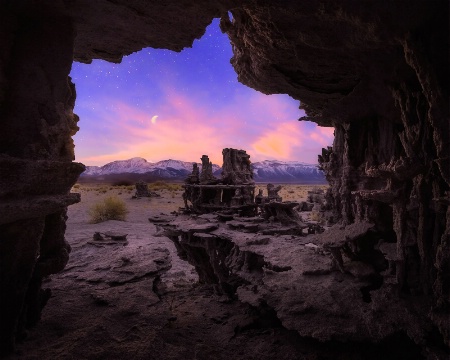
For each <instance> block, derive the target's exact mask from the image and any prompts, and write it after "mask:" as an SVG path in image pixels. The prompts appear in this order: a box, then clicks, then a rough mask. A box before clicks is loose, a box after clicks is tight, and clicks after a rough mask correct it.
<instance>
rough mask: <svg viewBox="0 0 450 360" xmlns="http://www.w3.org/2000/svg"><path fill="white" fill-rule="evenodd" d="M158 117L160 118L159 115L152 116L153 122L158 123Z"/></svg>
mask: <svg viewBox="0 0 450 360" xmlns="http://www.w3.org/2000/svg"><path fill="white" fill-rule="evenodd" d="M157 118H158V115H155V116H153V117H152V120H151V122H152V124H156V119H157Z"/></svg>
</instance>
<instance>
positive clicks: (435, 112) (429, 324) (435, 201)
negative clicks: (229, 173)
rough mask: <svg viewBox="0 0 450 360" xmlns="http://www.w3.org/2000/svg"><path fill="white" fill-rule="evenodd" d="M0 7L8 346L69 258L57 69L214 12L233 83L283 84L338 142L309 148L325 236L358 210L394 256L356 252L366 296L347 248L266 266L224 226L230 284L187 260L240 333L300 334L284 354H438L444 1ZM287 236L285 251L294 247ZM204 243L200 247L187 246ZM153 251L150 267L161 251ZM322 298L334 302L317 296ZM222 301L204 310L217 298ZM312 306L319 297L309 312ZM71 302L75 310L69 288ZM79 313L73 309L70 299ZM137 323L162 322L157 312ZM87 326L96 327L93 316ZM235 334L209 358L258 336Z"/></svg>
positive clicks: (67, 88)
mask: <svg viewBox="0 0 450 360" xmlns="http://www.w3.org/2000/svg"><path fill="white" fill-rule="evenodd" d="M0 9H1V10H0V29H1V30H0V34H1V35H0V49H1V50H0V54H1V55H0V122H1V129H2V130H1V132H0V174H1V176H0V200H1V201H0V299H1V304H0V319H1V321H0V353H1V354H2V355H8V354H11V353H13V354H14V351H15V350H16V349H20V347H21V344H20V340H21V339H22V338H23V334H24V333H25V331H26V329H28V328H31V327H32V326H33V325H35V324H36V323H37V322H38V321H39V319H40V316H41V312H42V311H44V312H45V311H47V310H48V308H49V307H52V306H56V304H55V305H52V301H49V303H48V304H47V307H44V305H45V303H46V301H47V300H48V293H47V291H46V290H45V286H43V281H44V280H45V279H46V278H47V277H48V276H49V275H51V274H56V273H59V272H61V271H62V270H63V269H64V268H65V266H66V264H67V262H68V260H69V256H70V252H71V248H70V245H69V244H68V242H67V241H66V239H65V231H66V220H67V207H68V206H70V205H71V204H75V203H77V202H78V201H80V197H79V194H75V193H70V190H71V188H72V186H73V185H74V184H75V182H76V181H77V179H78V176H79V174H80V173H81V172H82V171H83V170H84V165H82V164H79V163H76V162H74V161H73V160H74V144H73V141H72V136H73V135H74V134H75V133H76V132H77V130H78V126H77V121H78V117H77V115H76V114H74V113H73V108H74V104H75V100H76V91H75V85H74V84H73V83H72V82H71V79H70V78H69V77H68V74H69V72H70V69H71V65H72V62H73V61H79V62H85V63H89V62H90V61H92V59H103V60H107V61H111V62H120V61H121V58H122V57H123V56H124V55H127V54H130V53H132V52H134V51H138V50H140V49H142V48H144V47H153V48H165V49H170V50H175V51H181V50H182V49H183V48H184V47H187V46H190V45H191V44H192V42H193V41H194V39H196V38H200V37H201V36H202V35H203V33H204V31H205V28H206V26H207V25H208V24H209V23H210V22H211V21H212V19H214V18H220V19H221V21H220V26H221V29H222V31H223V32H225V33H226V34H227V35H228V36H229V38H230V41H231V43H232V46H233V54H234V56H233V58H232V59H231V63H232V65H233V67H234V69H235V70H236V73H237V74H238V79H239V81H240V82H242V83H243V84H245V85H247V86H250V87H252V88H254V89H256V90H258V91H261V92H263V93H265V94H275V93H283V94H288V95H290V96H291V97H292V98H294V99H296V100H299V101H300V103H301V108H302V109H304V110H305V112H306V114H307V116H306V118H304V119H300V120H308V121H314V122H316V123H317V124H319V125H324V126H333V127H334V128H335V140H334V143H333V146H332V147H330V148H328V149H324V150H323V151H322V154H318V155H319V164H320V166H321V168H322V169H323V170H324V172H325V174H326V177H327V180H328V182H329V184H330V191H329V192H328V194H327V196H328V199H329V202H330V204H331V206H332V212H333V218H334V219H335V221H336V222H337V224H336V225H335V226H336V228H335V230H336V231H335V232H334V235H335V237H336V243H338V242H339V241H341V240H340V239H342V238H343V239H346V236H349V235H348V234H354V233H357V234H366V233H367V231H366V232H364V231H365V230H364V229H365V228H364V226H365V224H369V223H370V226H371V232H370V236H367V237H365V235H364V236H363V235H361V237H358V238H357V240H355V241H357V246H358V247H359V248H362V249H364V248H367V247H372V246H373V244H374V243H375V242H378V241H379V240H380V239H383V241H384V242H385V243H387V244H389V247H390V249H391V250H392V251H391V257H390V258H389V259H386V260H389V261H391V262H392V265H393V266H394V268H395V271H394V272H393V273H390V274H388V275H389V276H388V275H386V276H385V275H383V276H381V275H380V274H381V273H382V271H384V270H383V269H381V268H380V269H377V266H376V265H375V260H373V259H369V260H367V259H365V260H364V259H363V260H364V261H369V262H372V265H373V267H374V268H375V270H376V272H377V281H376V282H373V284H375V283H376V286H375V285H374V286H372V287H370V288H365V290H364V296H363V297H361V290H360V289H359V287H360V286H359V287H358V286H357V285H355V284H356V283H355V281H353V280H348V279H349V274H348V273H347V271H349V272H351V271H350V269H349V268H348V267H347V268H346V267H345V266H347V265H345V264H344V265H345V266H344V269H342V264H341V265H340V267H341V268H340V269H337V270H336V271H332V272H327V273H326V274H325V273H323V274H322V273H321V274H319V275H320V276H316V275H317V274H316V273H315V274H314V276H311V274H310V273H308V271H307V270H305V271H304V272H303V273H300V274H296V275H295V276H294V275H293V272H292V271H291V272H290V271H272V272H273V276H272V275H271V276H272V277H271V276H268V275H265V276H262V272H261V271H260V270H261V269H257V267H258V259H259V257H261V256H262V257H263V258H264V256H265V255H264V254H258V252H257V251H256V252H255V251H254V250H253V248H252V247H251V246H250V247H249V248H245V247H246V246H247V245H248V244H247V245H246V244H244V243H234V244H231V243H227V242H220V243H219V244H217V246H216V248H214V249H213V250H214V251H216V250H220V251H221V252H222V253H221V254H220V256H222V257H223V258H227V259H229V260H230V261H233V260H234V259H241V260H242V259H244V260H242V261H243V262H244V263H245V262H246V261H250V263H251V264H252V265H251V266H250V269H249V266H247V270H248V273H246V271H245V267H244V268H239V269H238V270H239V274H238V275H239V276H238V277H229V279H231V280H232V281H233V283H226V281H222V280H223V279H225V280H226V278H221V277H220V274H219V273H218V271H219V270H217V269H216V268H213V269H212V270H211V269H210V268H209V267H208V266H211V265H210V264H205V265H204V268H201V266H202V265H201V263H200V262H199V264H197V266H198V267H199V269H200V271H199V273H200V274H201V273H202V271H203V272H204V274H206V273H208V274H209V275H211V277H210V278H211V279H212V280H210V281H209V282H211V283H214V282H215V281H216V280H215V279H217V278H219V279H221V281H220V282H219V283H218V284H215V286H218V287H219V288H222V292H226V293H228V294H227V295H229V296H230V297H231V298H233V296H235V297H236V298H235V305H233V306H234V308H233V309H234V310H236V311H242V312H244V313H245V314H246V316H248V317H249V319H250V318H251V321H250V320H249V321H248V322H247V325H245V326H244V325H242V324H241V325H238V326H237V327H235V331H236V328H239V329H240V331H243V330H245V329H246V330H248V331H256V330H257V329H258V328H259V329H266V330H267V331H268V332H267V333H264V334H259V335H261V336H262V338H264V339H265V340H264V341H273V344H274V345H273V346H274V348H276V349H278V350H277V351H282V350H283V349H285V348H284V347H283V346H284V345H283V344H284V343H283V342H282V341H281V343H282V345H279V344H280V343H279V342H278V343H277V342H276V341H279V339H291V340H292V341H291V340H289V341H291V342H290V344H291V345H292V344H295V346H294V345H292V346H291V345H290V346H291V347H289V349H290V350H289V351H291V352H289V351H288V352H287V353H286V354H287V355H286V356H285V357H284V358H286V359H287V358H298V356H299V354H302V346H303V349H304V351H306V352H307V354H308V355H304V356H305V358H315V357H314V356H313V355H311V354H313V353H314V351H315V350H314V349H322V350H320V351H325V353H324V354H325V355H323V354H322V355H320V356H330V358H332V357H333V356H334V355H333V354H337V353H340V354H344V355H341V356H343V358H345V354H346V353H345V351H346V350H345V349H346V345H345V344H353V350H352V352H351V353H347V355H348V354H350V355H351V357H352V358H367V356H368V355H367V354H368V352H371V353H372V355H371V356H373V358H376V356H378V355H380V354H382V355H383V356H389V354H390V356H391V358H400V357H399V356H405V358H438V359H439V358H445V357H446V356H448V347H449V346H450V325H449V305H450V234H449V231H450V210H449V204H450V197H449V196H450V193H449V185H450V158H449V149H450V143H449V136H450V135H449V106H448V99H449V84H448V78H449V73H448V65H449V64H448V14H449V12H448V10H449V9H448V2H447V1H439V0H437V1H410V2H407V3H406V2H403V1H397V2H386V1H380V0H378V1H364V2H360V1H339V2H337V1H331V0H324V1H317V2H311V1H264V0H263V1H256V0H248V1H246V0H244V1H226V0H217V1H206V0H201V1H187V0H180V1H166V2H158V1H150V0H148V1H145V0H132V1H123V0H115V1H108V0H98V1H96V2H91V1H87V0H71V1H63V0H59V1H46V0H36V1H21V2H16V1H2V2H1V3H0ZM314 236H317V237H323V236H325V235H323V234H319V235H314ZM339 236H340V237H341V238H339V239H338V237H339ZM257 240H258V239H255V241H257ZM329 240H330V239H328V240H327V241H329ZM317 241H322V240H321V238H318V239H317ZM333 244H334V243H333ZM283 246H284V247H281V248H280V249H282V250H283V251H284V252H289V251H290V249H292V248H291V247H290V245H289V244H288V243H285V244H284V245H283ZM333 246H334V245H333ZM333 246H332V245H329V249H330V251H334V250H333V249H334V248H333ZM232 250H233V251H232ZM208 251H212V249H208V248H202V247H201V246H200V247H198V253H197V255H198V256H200V255H201V254H203V255H204V254H205V253H208ZM294 253H295V254H296V255H295V256H293V257H292V259H291V260H292V264H291V265H292V266H291V268H293V267H295V266H303V264H307V265H308V257H307V256H306V255H305V252H303V251H299V252H298V253H296V252H294ZM194 255H195V254H193V255H192V256H194ZM209 256H210V258H212V257H214V256H213V254H210V255H209ZM220 256H219V257H220ZM233 256H234V257H233ZM200 257H201V258H202V259H203V258H204V257H202V256H200ZM249 259H250V260H249ZM251 259H253V260H251ZM255 259H256V260H255ZM255 264H256V265H255ZM247 265H248V264H247ZM155 266H156V265H155ZM158 266H159V267H158ZM158 266H157V269H156V270H155V274H157V273H158V271H164V267H165V266H167V263H164V262H161V264H158ZM252 266H253V268H254V270H255V271H254V272H252V271H250V270H252V269H251V267H252ZM305 266H306V265H305ZM308 266H309V265H308ZM231 268H232V267H230V269H231ZM286 269H287V268H286ZM339 270H341V271H339ZM342 270H345V271H342ZM212 272H215V273H214V274H212ZM290 276H292V277H290ZM205 277H206V275H205ZM155 278H156V275H155ZM237 278H239V279H238V280H239V281H243V282H242V283H236V282H235V281H237V280H236V279H237ZM244 280H245V281H244ZM253 281H255V282H256V283H257V284H258V286H259V287H260V289H261V290H259V291H260V293H259V295H258V296H257V297H255V296H254V295H255V293H256V292H255V290H254V288H252V287H251V286H249V285H252V284H253ZM206 282H208V281H206ZM236 284H237V285H238V286H236ZM280 284H281V285H283V286H279V285H280ZM198 291H203V292H206V293H207V292H208V291H210V290H209V289H208V288H204V289H200V290H198ZM63 296H64V294H59V297H60V298H61V297H63ZM192 298H196V299H197V300H198V301H199V303H200V305H201V306H204V308H205V309H208V307H210V306H212V305H211V304H209V303H208V304H206V303H204V304H203V303H202V301H203V300H201V296H200V295H199V294H198V293H196V294H192ZM323 299H331V300H330V302H329V303H326V302H325V303H320V301H318V300H323ZM202 304H203V305H202ZM218 304H219V305H217V308H216V309H214V310H211V311H217V312H218V313H220V312H223V313H226V312H227V311H228V310H225V309H224V307H225V305H224V304H222V303H218ZM325 307H328V308H330V309H331V310H330V312H329V313H326V314H325V313H324V312H322V311H321V309H323V308H325ZM75 310H78V311H82V304H78V305H74V311H75ZM141 310H142V309H140V308H138V310H136V311H141ZM234 310H233V311H234ZM142 311H144V310H142ZM224 316H225V315H224ZM227 316H228V318H230V317H233V316H234V314H231V315H230V312H229V311H228V315H227ZM76 318H77V314H76V312H75V313H71V314H67V319H76ZM228 318H227V319H228ZM152 319H153V320H152ZM147 321H149V322H151V321H155V322H158V315H157V313H155V314H154V317H153V318H152V317H151V316H149V318H148V319H147ZM227 321H228V320H227ZM217 322H222V323H223V322H224V320H223V319H222V320H221V319H220V318H219V320H217ZM74 323H75V322H74ZM195 326H196V327H197V328H201V323H196V324H195ZM164 329H165V330H164V331H169V330H167V329H166V328H164ZM72 330H73V331H76V327H74V329H72ZM211 331H212V330H211ZM206 332H207V331H206ZM268 334H269V335H268ZM259 335H258V336H259ZM98 336H99V339H98V341H100V342H101V341H102V339H101V331H100V330H99V332H98ZM202 336H203V335H202ZM204 336H206V335H204ZM258 336H256V337H253V338H252V341H256V340H255V339H257V338H258ZM270 336H272V338H271V337H270ZM276 336H278V338H276ZM236 338H238V337H236V334H235V335H233V336H232V337H231V339H234V340H232V341H235V343H233V342H232V341H231V340H230V345H229V347H228V348H227V347H226V346H225V345H224V350H223V353H222V355H220V353H214V354H213V355H211V354H210V356H216V358H220V356H224V357H225V356H226V357H228V358H230V357H233V356H234V358H252V357H251V355H249V354H251V353H250V351H251V349H253V348H254V347H257V345H256V343H252V342H249V344H250V345H249V348H248V351H249V353H246V354H242V355H238V353H234V351H233V350H232V349H233V346H239V343H238V342H236V341H238V340H236ZM219 339H221V338H220V337H219ZM274 339H276V340H274ZM283 341H284V340H283ZM286 341H287V340H286ZM139 344H141V343H139ZM394 344H395V345H394ZM241 345H242V344H241ZM124 346H125V350H124V349H122V351H124V353H121V355H117V354H116V355H112V356H117V357H120V356H123V354H127V349H126V345H124ZM130 346H132V345H130ZM133 346H138V345H137V343H133ZM139 346H140V345H139ZM178 346H180V347H183V346H185V347H186V344H185V345H180V344H179V345H178ZM277 346H278V347H277ZM140 349H141V350H142V351H141V353H140V354H141V355H140V357H141V358H148V357H149V353H151V354H153V355H152V356H155V354H157V353H160V354H162V355H161V356H166V357H167V354H168V352H167V351H168V350H167V349H166V350H164V346H162V345H161V347H158V346H156V345H155V343H152V346H151V347H149V348H148V349H147V348H140ZM305 349H307V350H305ZM323 349H325V350H323ZM407 349H408V350H407ZM128 351H131V350H130V349H128ZM165 351H166V352H165ZM173 351H175V350H173ZM180 351H181V350H180ZM183 351H184V350H183ZM208 351H209V350H208ZM317 351H319V350H317ZM169 353H170V351H169ZM174 353H176V352H174ZM113 354H114V353H113ZM183 354H184V353H183ZM186 354H187V355H186ZM186 354H185V355H184V356H188V357H187V358H195V357H197V356H195V357H193V356H194V354H192V353H191V354H190V353H189V351H187V350H186ZM204 354H207V351H206V350H205V353H204ZM330 354H331V355H330ZM399 354H400V355H399ZM16 355H17V353H16ZM19 355H20V354H19ZM22 355H23V354H22ZM350 355H349V356H350ZM110 356H111V355H110ZM189 356H190V357H189ZM204 356H207V355H204ZM317 356H319V355H317ZM140 357H139V356H138V357H137V358H140ZM200 357H201V356H199V357H197V358H200ZM91 358H95V356H94V355H92V357H91ZM98 358H100V356H98ZM280 358H282V357H280ZM334 358H336V357H334ZM347 358H348V357H347Z"/></svg>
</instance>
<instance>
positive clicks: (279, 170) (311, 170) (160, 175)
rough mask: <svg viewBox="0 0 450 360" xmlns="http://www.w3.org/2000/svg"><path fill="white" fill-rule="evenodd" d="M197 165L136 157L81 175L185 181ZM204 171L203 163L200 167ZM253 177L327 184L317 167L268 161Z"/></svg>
mask: <svg viewBox="0 0 450 360" xmlns="http://www.w3.org/2000/svg"><path fill="white" fill-rule="evenodd" d="M192 164H193V162H186V161H180V160H172V159H169V160H162V161H158V162H155V163H152V162H148V161H147V160H145V159H143V158H140V157H135V158H132V159H128V160H118V161H113V162H110V163H108V164H106V165H103V166H86V170H85V171H84V172H83V173H82V174H81V176H80V181H81V182H89V181H110V182H113V181H120V180H129V181H137V180H144V181H147V182H151V181H156V180H171V181H182V180H184V179H185V178H186V176H187V175H189V174H190V173H191V172H192ZM198 165H199V167H200V169H201V164H198ZM252 167H253V178H254V180H255V181H256V182H282V183H316V184H320V183H325V182H326V181H325V176H324V174H323V172H322V171H321V170H319V169H318V168H317V165H313V164H305V163H303V162H298V161H277V160H264V161H260V162H254V163H252ZM221 172H222V168H221V167H220V166H218V165H215V164H213V174H214V176H216V177H218V178H220V174H221Z"/></svg>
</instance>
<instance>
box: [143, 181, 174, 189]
mask: <svg viewBox="0 0 450 360" xmlns="http://www.w3.org/2000/svg"><path fill="white" fill-rule="evenodd" d="M148 188H149V190H151V191H158V190H169V191H171V192H173V191H180V190H182V187H181V184H175V183H167V182H165V181H155V182H154V183H150V184H148Z"/></svg>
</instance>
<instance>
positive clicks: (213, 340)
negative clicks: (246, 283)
mask: <svg viewBox="0 0 450 360" xmlns="http://www.w3.org/2000/svg"><path fill="white" fill-rule="evenodd" d="M260 186H262V187H265V185H260ZM314 187H317V186H314ZM322 187H323V186H322ZM309 189H311V186H309V185H308V186H306V185H285V186H284V187H283V189H282V190H281V191H280V195H281V196H282V197H283V199H284V200H303V199H305V198H306V195H307V191H308V190H309ZM73 191H74V192H79V193H81V198H82V200H81V202H80V203H79V204H76V205H73V206H71V207H70V208H69V211H68V216H69V218H68V221H67V232H66V239H67V240H68V242H69V243H70V245H71V246H72V252H71V257H70V261H69V263H68V265H67V267H66V269H65V270H64V271H63V272H62V273H60V274H57V275H53V276H52V277H51V278H50V279H48V280H47V281H46V282H45V284H44V288H49V289H51V291H52V296H51V298H50V299H49V302H48V305H47V307H46V308H45V309H44V311H43V315H42V319H41V321H40V322H39V323H38V325H37V326H36V327H34V328H33V329H31V330H30V331H29V332H28V335H27V338H26V339H25V340H24V342H23V343H21V344H20V345H19V347H18V351H17V352H16V354H15V355H13V356H12V358H14V359H227V360H230V359H258V360H259V359H267V360H268V359H359V358H372V357H367V352H368V351H369V352H370V347H368V346H366V345H364V344H361V346H360V347H358V346H353V347H351V348H349V347H346V345H345V344H344V345H338V344H329V345H327V346H325V345H323V344H319V343H317V342H315V341H311V340H307V339H302V338H300V337H299V336H298V335H297V334H296V333H294V332H291V331H288V330H286V329H284V328H283V327H282V326H280V323H279V322H278V321H277V319H276V317H275V316H274V314H272V312H271V311H267V312H266V313H261V312H257V311H256V310H255V309H252V308H250V307H249V306H247V305H244V304H241V303H239V302H238V301H235V302H229V301H223V299H222V298H219V297H217V296H216V295H215V294H214V291H213V287H212V286H210V285H202V284H198V282H197V275H196V272H195V269H194V268H193V267H192V266H191V265H189V264H188V263H187V262H184V261H182V260H180V259H179V258H178V256H177V255H176V251H175V247H174V246H173V244H172V243H171V241H170V240H169V239H168V238H166V237H156V236H155V234H156V228H155V226H154V225H153V224H150V223H149V222H148V217H149V216H152V215H158V214H160V213H170V212H171V211H175V210H177V209H178V208H179V207H180V206H182V203H183V202H182V198H181V194H182V191H181V188H180V187H179V185H178V186H172V187H171V189H160V190H156V192H157V193H158V194H159V195H161V196H160V197H152V198H141V199H132V198H131V196H132V195H133V194H134V190H133V187H131V186H128V187H126V186H122V187H117V186H116V187H114V186H110V185H104V184H103V185H101V184H96V185H87V184H83V185H76V186H75V187H74V189H73ZM111 195H115V196H118V197H120V198H121V199H123V200H124V201H125V203H126V205H127V207H128V209H129V214H128V216H127V220H126V221H113V220H110V221H106V222H102V223H98V224H91V223H89V215H88V210H89V208H90V207H92V205H93V204H95V203H96V202H98V201H100V200H102V199H103V198H105V197H107V196H111ZM106 231H114V232H120V233H126V234H128V237H127V239H128V244H127V245H124V244H123V243H118V242H113V243H112V244H109V245H108V244H103V245H99V244H98V243H95V242H94V243H93V234H94V233H95V232H102V233H104V232H106ZM362 353H364V354H366V355H364V356H363V357H361V356H362V355H361V354H362Z"/></svg>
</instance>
